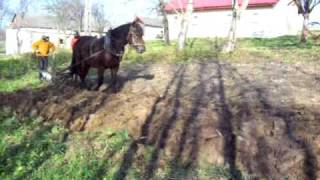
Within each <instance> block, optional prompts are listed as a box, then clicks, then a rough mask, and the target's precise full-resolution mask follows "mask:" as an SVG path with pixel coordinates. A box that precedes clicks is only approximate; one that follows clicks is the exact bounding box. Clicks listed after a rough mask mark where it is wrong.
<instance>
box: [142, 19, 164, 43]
mask: <svg viewBox="0 0 320 180" xmlns="http://www.w3.org/2000/svg"><path fill="white" fill-rule="evenodd" d="M142 19H143V22H144V25H145V29H144V32H145V33H144V36H143V39H144V40H156V39H162V38H163V24H162V21H161V20H159V19H153V18H147V17H144V18H142Z"/></svg>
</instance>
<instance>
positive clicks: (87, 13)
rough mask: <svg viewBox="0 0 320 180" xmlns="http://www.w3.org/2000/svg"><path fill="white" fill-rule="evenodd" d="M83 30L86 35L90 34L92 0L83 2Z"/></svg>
mask: <svg viewBox="0 0 320 180" xmlns="http://www.w3.org/2000/svg"><path fill="white" fill-rule="evenodd" d="M83 19H84V23H83V24H84V32H85V33H86V35H91V20H92V0H85V3H84V18H83Z"/></svg>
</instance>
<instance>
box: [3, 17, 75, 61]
mask: <svg viewBox="0 0 320 180" xmlns="http://www.w3.org/2000/svg"><path fill="white" fill-rule="evenodd" d="M55 27H56V25H55V21H54V19H53V18H52V17H50V16H37V17H24V18H23V19H22V18H21V16H19V15H15V16H14V17H13V19H12V21H11V24H10V26H9V27H8V28H7V29H6V54H8V55H9V54H17V53H18V52H20V53H26V52H32V47H31V46H32V44H33V43H34V42H35V41H37V40H40V39H41V36H43V35H46V36H49V37H50V41H51V42H52V43H54V44H55V46H56V47H60V48H71V47H70V46H71V45H70V44H71V39H72V36H73V35H72V34H73V32H72V31H70V30H69V31H68V30H66V31H59V30H57V29H56V28H55Z"/></svg>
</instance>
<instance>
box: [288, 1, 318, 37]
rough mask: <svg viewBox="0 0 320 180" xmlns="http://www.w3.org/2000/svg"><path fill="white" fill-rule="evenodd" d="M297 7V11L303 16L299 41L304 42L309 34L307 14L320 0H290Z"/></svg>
mask: <svg viewBox="0 0 320 180" xmlns="http://www.w3.org/2000/svg"><path fill="white" fill-rule="evenodd" d="M292 2H293V3H294V4H295V5H296V6H297V7H298V13H299V14H302V16H303V25H302V32H301V37H300V42H302V43H305V42H306V41H307V35H308V34H311V35H313V34H312V33H311V32H310V31H309V30H308V23H309V15H310V13H311V12H312V10H313V9H314V8H315V7H316V6H317V5H319V4H320V0H293V1H292Z"/></svg>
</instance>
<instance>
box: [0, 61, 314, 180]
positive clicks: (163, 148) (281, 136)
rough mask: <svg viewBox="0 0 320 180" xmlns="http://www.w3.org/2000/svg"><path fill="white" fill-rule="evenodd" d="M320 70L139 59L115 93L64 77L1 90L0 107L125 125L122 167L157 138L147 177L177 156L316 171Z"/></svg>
mask: <svg viewBox="0 0 320 180" xmlns="http://www.w3.org/2000/svg"><path fill="white" fill-rule="evenodd" d="M319 70H320V65H317V64H312V65H306V64H296V65H287V64H281V63H275V62H265V63H250V64H232V63H226V62H218V61H217V62H210V63H203V64H192V65H179V66H178V65H177V66H173V65H152V66H136V67H132V68H128V69H125V70H122V72H120V83H119V89H120V91H119V92H118V93H117V94H113V93H110V92H109V91H108V90H105V91H98V92H96V91H87V90H81V89H79V88H77V87H76V86H75V85H73V83H72V82H65V83H59V84H58V85H52V86H49V87H46V88H43V89H38V90H21V91H19V92H15V93H11V94H0V98H1V102H0V106H6V107H11V108H12V109H14V110H16V111H17V112H18V114H20V115H27V114H31V115H36V116H39V115H40V116H41V117H43V118H44V119H46V120H48V121H49V120H58V121H60V122H62V123H63V124H64V125H65V126H66V127H68V128H70V129H72V130H75V131H99V130H103V129H105V128H115V129H127V130H128V131H129V132H130V134H131V136H132V137H134V138H135V139H137V141H135V143H133V144H132V145H131V146H130V147H131V148H130V149H129V150H128V152H127V153H126V154H125V157H124V162H123V166H122V167H121V168H122V169H121V170H122V172H123V174H125V172H126V170H127V168H128V167H130V165H132V161H133V160H134V159H135V158H136V156H137V154H139V153H138V151H139V150H138V149H139V148H140V147H141V144H143V145H142V146H148V145H151V146H153V147H154V148H153V151H152V152H151V157H150V158H151V159H150V162H149V163H148V164H147V165H146V167H145V169H146V171H145V172H146V176H147V177H152V176H153V175H154V173H155V172H156V171H157V169H158V168H159V167H160V168H161V167H162V166H163V164H164V162H174V163H176V164H179V165H181V166H183V167H184V168H193V167H196V166H204V165H207V164H208V163H209V164H215V165H226V164H228V165H229V166H230V171H231V173H232V174H237V172H238V171H239V170H243V171H246V172H248V173H249V174H252V175H253V176H254V177H270V178H273V179H280V178H283V177H285V176H291V177H295V178H297V179H319V178H320V164H319V163H320V110H319V109H320V71H319ZM108 82H109V80H107V83H106V84H108ZM177 168H178V167H177ZM119 176H120V177H121V174H120V175H119Z"/></svg>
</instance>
